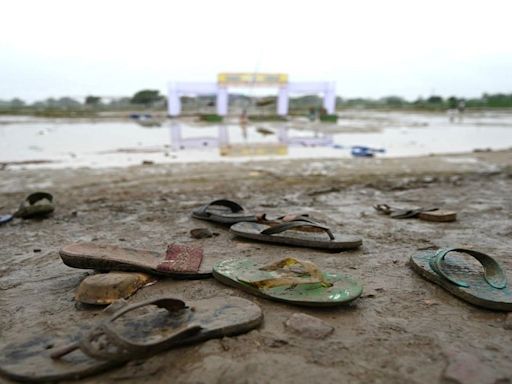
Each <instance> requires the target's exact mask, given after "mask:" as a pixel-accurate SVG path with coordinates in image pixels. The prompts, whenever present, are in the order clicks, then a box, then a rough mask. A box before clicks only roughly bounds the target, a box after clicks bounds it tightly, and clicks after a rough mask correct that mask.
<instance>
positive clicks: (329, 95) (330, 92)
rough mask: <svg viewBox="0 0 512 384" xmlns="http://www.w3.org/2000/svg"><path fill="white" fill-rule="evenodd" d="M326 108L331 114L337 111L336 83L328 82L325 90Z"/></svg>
mask: <svg viewBox="0 0 512 384" xmlns="http://www.w3.org/2000/svg"><path fill="white" fill-rule="evenodd" d="M324 108H325V109H326V110H327V113H328V114H329V115H334V114H335V113H336V88H335V85H334V83H328V85H327V86H326V88H325V91H324Z"/></svg>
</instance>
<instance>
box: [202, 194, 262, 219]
mask: <svg viewBox="0 0 512 384" xmlns="http://www.w3.org/2000/svg"><path fill="white" fill-rule="evenodd" d="M192 217H194V218H196V219H200V220H208V221H213V222H216V223H220V224H234V223H239V222H241V221H256V216H255V215H251V214H248V213H247V212H245V210H244V209H243V208H242V206H241V205H240V204H238V203H236V202H234V201H231V200H227V199H220V200H214V201H212V202H210V203H208V204H205V205H203V206H201V207H199V208H197V209H195V210H194V211H192Z"/></svg>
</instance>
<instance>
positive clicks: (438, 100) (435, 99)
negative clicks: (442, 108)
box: [427, 95, 443, 104]
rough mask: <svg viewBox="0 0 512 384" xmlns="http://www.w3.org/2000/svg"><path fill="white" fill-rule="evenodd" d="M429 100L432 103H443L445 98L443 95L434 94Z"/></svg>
mask: <svg viewBox="0 0 512 384" xmlns="http://www.w3.org/2000/svg"><path fill="white" fill-rule="evenodd" d="M427 102H428V103H430V104H442V102H443V98H442V97H441V96H435V95H432V96H430V97H429V98H428V99H427Z"/></svg>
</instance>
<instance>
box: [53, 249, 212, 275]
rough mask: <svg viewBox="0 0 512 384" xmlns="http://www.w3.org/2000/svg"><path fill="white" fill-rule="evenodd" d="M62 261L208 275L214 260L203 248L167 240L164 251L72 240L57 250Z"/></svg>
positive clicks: (76, 265)
mask: <svg viewBox="0 0 512 384" xmlns="http://www.w3.org/2000/svg"><path fill="white" fill-rule="evenodd" d="M59 254H60V257H61V259H62V261H63V262H64V264H66V265H67V266H68V267H72V268H80V269H95V270H98V271H104V272H107V271H133V272H146V273H149V274H153V275H160V276H168V277H172V278H176V279H202V278H207V277H210V276H211V274H212V267H213V264H214V262H213V261H212V260H210V259H209V258H208V257H203V256H204V255H203V248H202V247H200V246H194V245H187V244H170V245H169V246H168V247H167V251H166V253H165V254H161V253H159V252H154V251H148V250H143V249H134V248H124V247H118V246H115V245H102V244H95V243H75V244H70V245H66V246H64V247H62V248H61V249H60V251H59Z"/></svg>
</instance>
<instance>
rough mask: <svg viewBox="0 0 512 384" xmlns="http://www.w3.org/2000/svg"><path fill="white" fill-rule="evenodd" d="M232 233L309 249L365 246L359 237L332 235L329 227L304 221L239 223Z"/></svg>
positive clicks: (341, 248) (231, 229)
mask: <svg viewBox="0 0 512 384" xmlns="http://www.w3.org/2000/svg"><path fill="white" fill-rule="evenodd" d="M230 231H231V232H232V233H233V234H235V235H236V236H240V237H245V238H248V239H252V240H259V241H264V242H269V243H279V244H284V245H294V246H299V247H308V248H321V249H331V250H345V249H354V248H358V247H360V246H361V244H363V241H362V240H361V238H359V237H355V236H348V235H342V234H339V233H332V232H331V230H330V229H329V227H326V226H323V225H321V224H318V223H315V222H311V221H303V220H295V221H288V222H283V223H281V224H277V225H267V224H261V223H237V224H234V225H232V226H231V228H230Z"/></svg>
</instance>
